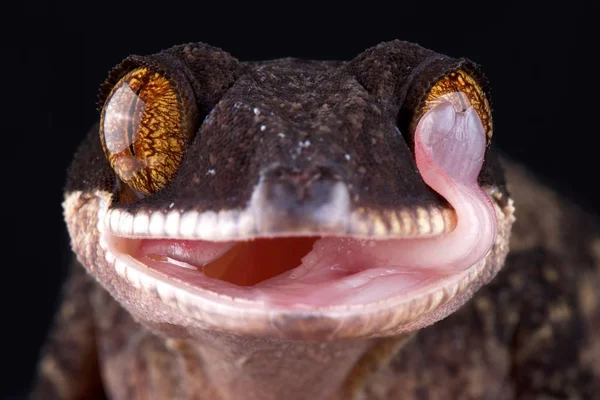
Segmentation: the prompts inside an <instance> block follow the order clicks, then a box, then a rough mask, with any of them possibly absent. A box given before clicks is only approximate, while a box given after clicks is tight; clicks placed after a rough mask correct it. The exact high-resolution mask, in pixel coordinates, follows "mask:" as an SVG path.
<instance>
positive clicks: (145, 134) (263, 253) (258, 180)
mask: <svg viewBox="0 0 600 400" xmlns="http://www.w3.org/2000/svg"><path fill="white" fill-rule="evenodd" d="M458 92H462V93H463V94H464V95H463V97H461V98H463V99H464V102H465V104H466V105H465V106H464V107H465V108H464V109H462V110H459V109H458V108H456V107H455V108H456V109H457V110H458V111H457V113H458V112H461V113H463V112H466V110H467V108H468V109H470V110H473V111H472V112H473V115H475V116H476V117H478V120H479V121H480V123H481V126H482V132H483V133H482V135H483V136H482V137H483V140H484V141H485V155H484V159H483V165H482V167H481V171H480V172H479V178H478V182H479V186H480V187H481V188H482V189H483V190H484V191H486V192H487V193H488V194H489V195H490V196H491V197H489V196H488V197H486V198H487V199H488V200H489V199H491V203H490V207H491V208H490V209H491V210H492V212H493V213H494V218H495V219H497V221H496V222H497V223H498V228H497V234H496V235H495V236H494V239H493V245H491V247H489V248H488V249H487V250H486V252H485V254H483V255H482V256H481V257H480V258H479V259H478V260H477V262H475V263H472V264H469V265H464V266H462V267H461V268H457V271H459V272H456V271H455V273H452V274H450V273H449V272H448V270H444V271H442V272H440V271H437V272H435V273H433V274H431V273H430V272H431V271H432V270H435V267H436V265H434V264H435V262H434V261H431V262H429V261H427V262H423V263H421V264H427V265H421V264H419V263H417V264H419V265H416V264H415V265H413V264H414V263H412V264H411V263H408V264H410V265H399V264H402V262H400V261H398V262H394V263H392V264H394V265H393V267H394V268H400V269H402V268H408V267H410V268H411V269H415V268H417V267H418V268H421V269H422V270H423V271H425V270H427V271H429V272H427V274H423V273H422V272H420V273H422V275H419V276H420V277H421V278H422V279H420V281H419V282H421V281H423V282H425V281H426V282H425V283H422V282H421V283H419V284H413V285H412V286H410V285H409V286H406V287H403V285H404V284H405V282H404V281H398V282H396V281H394V280H393V279H397V278H393V279H392V278H389V279H390V280H388V282H387V284H386V285H387V286H388V287H391V289H389V290H388V289H386V290H384V291H383V292H385V293H386V294H385V295H383V294H382V295H381V296H379V297H380V298H379V297H377V296H373V295H369V296H367V295H366V294H365V293H367V292H369V291H373V290H375V289H377V288H375V289H374V287H373V288H370V289H368V288H366V286H364V285H363V286H360V287H357V286H351V285H350V286H351V287H352V289H348V291H350V294H348V295H346V294H344V295H342V294H340V293H338V292H337V289H335V290H334V289H331V288H329V287H328V286H327V285H328V284H332V285H337V286H339V285H340V284H346V283H347V282H350V280H351V279H355V278H356V276H357V275H359V274H362V275H361V276H363V275H365V274H366V271H367V270H370V269H373V268H375V267H377V268H383V267H386V268H387V267H391V266H390V265H387V264H386V265H383V264H385V263H388V264H389V263H390V262H391V261H389V260H390V259H387V261H385V262H384V261H381V260H379V261H377V260H375V259H373V258H369V257H372V254H368V252H366V251H362V250H354V247H355V246H362V245H365V243H366V245H365V246H366V247H368V246H371V247H373V246H375V247H376V248H377V249H380V247H379V246H383V244H384V243H387V244H386V246H388V245H389V246H392V247H394V248H396V247H395V246H396V245H398V246H399V247H398V248H405V247H406V246H412V245H413V244H417V243H425V242H426V241H429V240H438V241H439V240H441V239H443V238H446V237H452V232H457V230H458V228H457V226H459V225H460V218H459V215H458V214H457V210H456V207H454V205H453V204H451V203H452V201H451V199H449V198H448V196H445V195H444V194H443V191H440V190H436V188H435V185H433V184H431V183H430V182H427V183H426V180H424V175H423V169H422V168H423V167H422V166H421V165H418V163H417V161H416V156H417V155H418V151H419V150H418V141H419V139H418V138H415V134H416V132H417V131H418V130H419V129H420V128H419V122H420V121H422V120H424V119H425V116H426V115H433V114H431V113H432V112H433V111H435V109H436V107H438V108H439V107H440V105H441V106H443V103H444V102H448V101H450V100H448V99H449V98H450V97H451V96H453V94H455V93H458ZM449 96H450V97H449ZM457 98H458V97H457ZM457 101H458V100H457ZM100 106H101V115H100V122H99V124H98V125H97V126H96V127H94V128H93V129H92V130H91V132H90V133H89V135H88V137H87V138H86V139H85V141H84V142H83V144H82V145H81V147H80V149H79V151H78V152H77V154H76V155H75V158H74V160H73V164H72V166H71V169H70V172H69V178H68V183H67V190H66V200H65V203H64V205H65V215H66V219H67V223H68V225H69V230H70V233H71V236H72V239H73V245H74V248H75V251H76V252H77V253H78V254H79V256H80V258H81V259H82V261H83V263H84V265H86V267H87V268H88V269H90V271H92V273H93V274H94V275H95V276H96V278H97V279H98V280H99V281H100V283H102V284H103V285H104V286H105V287H106V288H107V289H108V290H109V291H110V292H111V293H112V294H113V295H114V296H115V297H116V298H117V299H118V300H119V301H120V302H122V304H124V305H125V306H126V307H127V308H128V309H129V310H130V311H131V312H132V313H134V314H135V315H137V316H138V317H139V318H140V319H141V320H146V321H148V322H149V323H152V324H157V323H158V324H160V323H169V324H180V325H183V326H194V327H202V328H204V327H208V328H210V329H220V330H227V331H233V332H236V333H240V332H242V333H243V332H246V333H251V334H256V335H265V336H282V337H307V338H323V337H358V336H373V335H385V334H391V333H396V332H399V331H404V330H409V329H415V328H419V327H421V326H423V325H426V324H429V323H432V322H435V321H436V320H438V319H440V318H442V317H443V316H445V315H447V314H448V313H450V312H451V311H452V310H454V309H456V308H457V307H458V306H460V304H462V303H463V302H464V301H465V300H466V299H467V298H468V296H469V295H470V294H471V293H472V292H473V289H474V288H477V287H479V286H481V285H482V284H483V283H485V282H487V281H488V280H489V279H491V277H492V276H493V275H494V274H495V273H496V272H497V271H498V269H499V268H500V267H501V265H502V262H503V259H504V256H505V254H506V251H507V240H508V236H509V231H510V225H511V223H512V206H511V202H510V199H509V197H508V194H507V192H506V189H505V187H504V181H503V175H502V171H501V168H500V166H499V163H498V159H497V158H496V156H495V154H494V152H493V147H492V145H491V138H492V118H491V109H490V105H489V94H488V92H487V85H486V82H485V80H484V79H483V77H482V74H481V73H480V71H479V69H478V67H477V66H476V65H474V64H473V63H472V62H470V61H468V60H466V59H453V58H450V57H447V56H443V55H440V54H437V53H435V52H433V51H430V50H427V49H424V48H422V47H420V46H418V45H414V44H410V43H406V42H400V41H393V42H389V43H383V44H380V45H378V46H376V47H374V48H371V49H369V50H367V51H365V52H364V53H362V54H360V55H359V56H358V57H356V58H355V59H354V60H352V61H350V62H337V61H335V62H334V61H304V60H297V59H279V60H272V61H265V62H252V63H243V62H239V61H238V60H236V59H235V58H233V57H232V56H231V55H229V54H228V53H225V52H223V51H222V50H220V49H217V48H214V47H211V46H207V45H205V44H202V43H198V44H187V45H182V46H176V47H173V48H171V49H168V50H165V51H163V52H161V53H158V54H155V55H151V56H143V57H142V56H131V57H129V58H127V59H126V60H125V61H123V62H122V63H121V64H120V65H119V66H117V67H116V68H115V69H114V70H113V71H112V72H111V73H110V76H109V78H108V79H107V81H106V83H105V84H104V85H103V87H102V90H101V98H100ZM457 107H458V106H457ZM428 113H429V114H428ZM457 115H458V114H457ZM482 157H483V155H482ZM486 201H487V200H486ZM457 235H458V234H457V233H455V234H454V238H455V239H453V240H456V237H458V236H457ZM330 237H336V238H338V239H336V240H339V241H342V242H343V245H340V243H342V242H336V244H335V246H337V247H336V249H338V250H335V251H334V250H332V249H333V247H327V246H325V244H327V243H329V242H328V241H327V240H329V239H327V238H330ZM323 238H326V240H324V239H323ZM425 238H428V239H425ZM344 240H345V242H344ZM371 243H374V244H371ZM432 243H433V242H432ZM436 243H437V242H436ZM440 243H442V242H440ZM328 246H333V244H331V243H330V244H329V245H328ZM340 246H341V247H340ZM417 246H418V245H417ZM342 247H343V248H344V251H346V250H347V251H350V252H352V253H353V254H354V255H355V257H354V258H353V260H360V261H356V262H355V261H353V262H352V265H350V263H349V261H340V260H342V259H343V257H342V258H340V257H341V256H340V255H339V254H338V253H339V249H340V248H342ZM381 251H383V250H381ZM411 251H414V252H415V253H416V252H417V251H418V250H416V247H414V249H413V250H411ZM334 253H335V254H334ZM328 257H329V258H328ZM314 258H319V259H318V260H317V261H315V260H312V261H310V260H311V259H314ZM326 259H330V261H327V262H326V261H324V260H326ZM331 260H333V261H331ZM423 260H428V259H427V258H426V257H425V258H423ZM436 262H437V261H436ZM457 262H458V261H457ZM311 263H312V264H311ZM382 263H383V264H382ZM354 264H356V265H354ZM359 264H360V265H359ZM310 265H312V266H313V267H310ZM333 265H337V266H338V267H339V268H341V270H343V271H344V272H343V273H342V274H337V273H333V272H331V271H333V270H334V268H332V266H333ZM340 265H341V267H340ZM315 266H318V267H315ZM311 268H313V269H315V268H321V270H319V271H320V272H319V273H318V274H316V275H315V276H314V277H312V278H311V279H310V280H308V278H306V279H305V280H304V281H303V280H302V279H304V278H298V276H300V275H302V274H305V273H306V271H307V270H311ZM339 268H338V270H339ZM324 270H327V271H329V272H328V273H325V272H323V271H324ZM311 271H312V270H311ZM311 273H312V272H311ZM295 275H297V276H295ZM309 275H310V274H309ZM302 276H304V275H302ZM286 279H287V280H286ZM289 279H291V280H292V281H290V280H289ZM369 279H373V278H369ZM373 282H374V280H373ZM373 282H372V284H373V285H375V283H373ZM390 282H394V283H393V284H392V283H390ZM369 284H371V283H369ZM350 286H349V287H350ZM367 286H368V285H367ZM332 293H336V295H335V296H334V295H333V294H332ZM328 294H329V295H328ZM355 295H356V296H355ZM351 297H352V298H353V300H349V298H351ZM148 310H153V311H148Z"/></svg>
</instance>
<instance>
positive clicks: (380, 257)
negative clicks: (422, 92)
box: [105, 99, 496, 309]
mask: <svg viewBox="0 0 600 400" xmlns="http://www.w3.org/2000/svg"><path fill="white" fill-rule="evenodd" d="M459 103H460V104H459ZM462 104H464V102H462V103H461V102H458V101H457V100H456V99H454V100H453V99H450V100H449V101H445V102H441V103H440V104H439V105H438V106H436V107H434V108H433V109H432V110H430V111H429V112H428V113H427V114H425V116H423V118H422V119H421V121H420V122H419V125H418V126H417V132H416V133H415V158H416V163H417V167H418V169H419V172H420V173H421V176H422V177H423V179H424V181H425V182H426V183H427V184H428V185H429V186H430V187H432V188H433V189H434V190H435V191H436V192H438V193H439V194H441V195H442V196H443V197H444V198H446V200H448V202H449V203H450V204H451V206H452V208H453V212H455V213H456V219H457V223H456V227H455V228H454V229H453V230H452V231H451V232H444V233H438V234H435V235H430V236H429V237H416V238H402V237H400V238H389V239H385V240H382V239H379V240H373V239H366V238H357V237H351V236H349V237H344V236H320V235H314V236H300V235H299V236H294V235H289V236H285V237H258V238H254V239H252V240H246V241H240V240H236V241H207V240H187V239H183V238H181V237H178V236H177V235H175V236H173V235H171V236H168V237H167V238H166V237H165V236H158V237H153V236H152V235H150V236H146V237H141V236H140V237H135V235H123V234H119V232H118V229H117V230H116V231H115V229H114V227H112V226H110V225H111V224H107V227H108V229H107V230H106V232H105V241H106V243H107V244H108V248H109V249H110V251H111V252H112V254H113V255H114V256H115V257H116V259H117V260H120V261H121V262H123V263H126V264H128V265H129V266H131V267H132V268H138V269H139V268H143V269H145V270H148V269H149V270H152V271H153V272H155V273H158V274H159V275H162V276H163V277H166V279H167V280H169V281H171V282H175V281H177V282H179V283H181V284H183V285H185V286H186V287H190V286H191V287H195V288H199V289H202V290H204V291H208V292H212V293H213V294H215V295H217V296H221V297H222V298H228V299H235V301H242V302H246V303H252V304H268V305H270V306H276V307H279V308H283V309H289V308H295V307H309V308H311V309H319V308H323V307H336V306H354V305H365V304H369V303H374V302H378V301H382V300H387V299H390V298H395V299H397V298H406V299H411V298H416V297H418V296H420V295H423V294H424V293H427V292H431V291H436V290H439V289H441V288H444V287H447V286H449V284H450V283H451V282H452V281H456V280H458V279H460V278H461V277H463V276H464V274H466V273H467V272H468V271H469V270H470V269H471V268H472V267H474V266H476V265H481V264H482V263H481V261H482V260H483V259H484V258H485V256H486V255H487V254H488V252H489V251H490V249H491V248H492V245H493V244H494V241H495V235H496V215H495V210H494V207H493V205H492V203H491V200H490V198H489V196H488V195H487V194H486V193H485V192H484V191H483V190H482V189H481V188H480V187H479V186H478V183H477V176H478V174H479V171H480V169H481V166H482V163H483V154H484V152H485V133H484V130H483V126H482V124H481V121H480V120H479V117H478V116H477V114H476V112H475V110H474V109H473V108H472V107H469V108H468V109H466V110H465V109H464V108H461V107H462ZM445 211H448V210H445ZM348 217H350V216H348ZM178 218H179V217H178ZM182 218H183V217H182ZM145 223H146V224H149V222H148V217H146V219H145ZM176 230H180V229H179V228H177V229H176ZM134 231H135V229H134ZM271 236H273V235H271ZM275 236H276V235H275Z"/></svg>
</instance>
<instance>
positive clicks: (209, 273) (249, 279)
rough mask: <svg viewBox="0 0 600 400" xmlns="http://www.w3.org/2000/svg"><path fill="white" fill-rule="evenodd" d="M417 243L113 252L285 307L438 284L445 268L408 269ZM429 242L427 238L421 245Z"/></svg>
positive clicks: (152, 247) (163, 245) (125, 241)
mask: <svg viewBox="0 0 600 400" xmlns="http://www.w3.org/2000/svg"><path fill="white" fill-rule="evenodd" d="M414 240H419V239H405V240H403V239H398V240H368V239H355V238H344V237H289V238H272V239H270V238H269V239H267V238H259V239H254V240H250V241H235V242H210V241H203V240H177V239H129V238H123V237H116V236H112V240H110V241H109V243H111V242H112V243H111V244H112V245H111V248H112V251H114V252H115V253H116V254H118V256H119V257H126V256H129V257H126V258H127V261H126V262H129V263H132V262H138V263H140V264H143V265H144V266H146V267H148V268H150V269H152V270H154V271H156V272H158V273H160V274H163V275H165V276H166V277H168V278H169V279H175V280H178V281H180V282H182V283H184V284H187V285H191V286H194V287H197V288H200V289H204V290H209V291H212V292H214V293H215V294H219V295H225V296H228V297H231V298H236V299H243V300H246V301H253V302H259V303H268V304H270V305H272V306H279V307H283V308H288V307H295V306H308V307H317V308H318V307H327V306H336V305H353V304H364V303H371V302H376V301H379V300H383V299H386V298H389V297H396V296H400V295H402V294H411V293H412V294H414V292H416V291H418V290H419V289H425V288H426V287H429V286H432V285H434V284H435V283H436V282H437V283H440V284H441V282H440V281H443V280H444V279H449V278H451V275H448V273H447V272H446V271H445V270H444V269H439V268H438V269H436V268H428V267H423V266H420V267H415V266H411V265H407V264H406V263H407V262H409V261H410V260H409V258H410V257H411V255H410V254H406V253H405V250H406V249H402V248H405V247H406V245H409V246H410V242H412V241H414ZM422 240H429V239H422Z"/></svg>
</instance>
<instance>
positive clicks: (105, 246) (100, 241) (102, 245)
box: [98, 232, 108, 251]
mask: <svg viewBox="0 0 600 400" xmlns="http://www.w3.org/2000/svg"><path fill="white" fill-rule="evenodd" d="M98 244H99V245H100V248H101V249H102V250H104V251H108V243H107V242H106V238H105V237H104V234H103V233H102V232H100V238H99V239H98Z"/></svg>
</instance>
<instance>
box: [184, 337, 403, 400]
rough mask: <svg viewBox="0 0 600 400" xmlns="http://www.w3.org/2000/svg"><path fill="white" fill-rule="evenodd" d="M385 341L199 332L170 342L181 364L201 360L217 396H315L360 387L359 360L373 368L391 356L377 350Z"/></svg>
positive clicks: (254, 399) (266, 399) (251, 399)
mask: <svg viewBox="0 0 600 400" xmlns="http://www.w3.org/2000/svg"><path fill="white" fill-rule="evenodd" d="M198 339H199V340H198ZM385 340H387V341H389V339H371V340H349V341H331V342H311V341H288V340H272V339H261V338H250V337H238V336H229V335H223V334H221V333H217V332H211V331H203V332H201V333H200V337H198V338H197V340H194V341H191V340H189V341H188V340H186V341H174V342H172V343H175V344H174V347H175V350H178V353H179V355H180V357H184V358H185V361H186V364H187V365H201V368H202V370H203V375H204V377H205V379H206V380H207V382H208V384H209V385H210V386H211V388H212V390H213V391H214V392H216V393H218V396H217V397H218V398H222V399H238V398H240V399H242V398H243V399H247V400H271V399H290V400H293V399H298V400H299V399H307V398H310V399H313V400H321V399H343V398H350V397H346V394H347V392H348V391H349V390H351V391H352V392H358V391H360V390H361V388H362V385H363V383H364V382H366V381H367V380H368V379H369V376H367V375H365V374H364V368H363V367H364V360H365V359H370V360H371V363H370V367H371V368H370V372H373V371H375V370H377V368H378V367H379V364H380V363H385V362H386V361H387V360H389V358H390V356H391V354H389V352H385V354H382V353H381V352H380V350H381V346H379V342H381V341H385ZM388 350H389V351H392V352H393V351H394V350H395V349H393V348H389V349H388ZM373 354H376V357H375V358H373V357H372V355H373ZM368 375H370V374H368ZM190 379H195V378H193V377H191V376H190ZM351 381H352V382H351Z"/></svg>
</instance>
